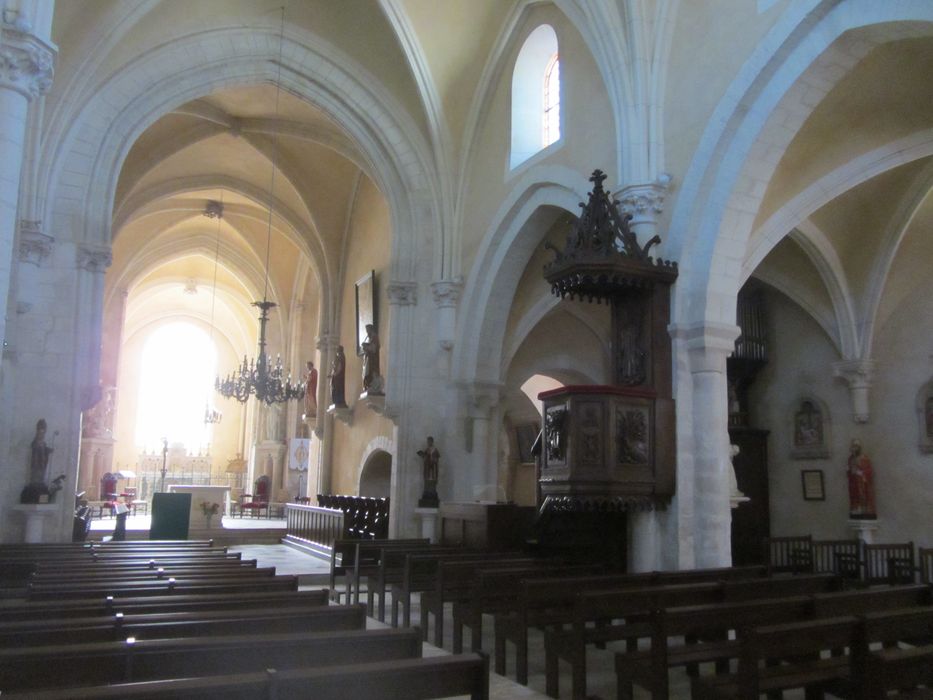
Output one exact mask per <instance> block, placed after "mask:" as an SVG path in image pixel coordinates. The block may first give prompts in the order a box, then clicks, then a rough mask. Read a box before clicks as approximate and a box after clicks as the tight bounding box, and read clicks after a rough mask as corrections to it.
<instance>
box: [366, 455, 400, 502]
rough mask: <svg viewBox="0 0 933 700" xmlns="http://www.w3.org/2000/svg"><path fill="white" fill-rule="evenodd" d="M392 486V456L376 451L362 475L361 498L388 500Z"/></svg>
mask: <svg viewBox="0 0 933 700" xmlns="http://www.w3.org/2000/svg"><path fill="white" fill-rule="evenodd" d="M391 484H392V455H390V454H389V453H388V452H385V451H384V450H376V451H375V452H373V453H372V454H371V455H369V457H368V458H367V460H366V463H365V464H364V465H363V471H362V473H361V474H360V491H359V494H360V496H365V497H367V498H388V497H389V490H390V488H391Z"/></svg>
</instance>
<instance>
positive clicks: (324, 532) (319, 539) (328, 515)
mask: <svg viewBox="0 0 933 700" xmlns="http://www.w3.org/2000/svg"><path fill="white" fill-rule="evenodd" d="M285 523H286V534H285V539H286V540H287V541H289V542H293V543H295V544H297V545H300V546H302V547H306V548H307V549H310V550H311V551H313V552H316V553H318V554H321V555H323V556H326V557H330V554H331V551H332V550H333V547H334V540H338V539H343V538H344V537H345V536H346V535H345V534H344V514H343V511H340V510H334V509H333V508H319V507H317V506H306V505H302V504H298V503H287V504H286V505H285Z"/></svg>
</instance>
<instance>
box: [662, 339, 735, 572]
mask: <svg viewBox="0 0 933 700" xmlns="http://www.w3.org/2000/svg"><path fill="white" fill-rule="evenodd" d="M675 333H677V334H679V335H681V339H682V340H683V341H684V342H685V346H686V349H687V354H688V361H689V366H690V375H691V378H692V384H693V386H692V397H693V398H692V406H690V407H689V408H690V410H691V411H692V419H693V431H692V435H691V436H689V437H688V436H684V437H688V439H689V438H692V449H691V451H692V453H693V461H694V465H693V466H694V475H695V480H694V514H695V517H694V522H695V528H694V538H695V539H694V542H695V552H696V566H697V567H699V568H708V567H717V566H730V565H731V563H732V543H731V528H732V514H731V509H730V504H729V492H730V471H729V468H730V465H731V461H730V456H731V448H730V445H729V411H728V405H727V381H726V358H727V357H728V356H729V355H730V354H731V353H732V351H733V350H734V349H735V339H736V338H738V337H739V333H740V330H739V327H738V326H732V325H724V324H706V325H698V326H691V327H687V328H680V329H677V330H676V331H675Z"/></svg>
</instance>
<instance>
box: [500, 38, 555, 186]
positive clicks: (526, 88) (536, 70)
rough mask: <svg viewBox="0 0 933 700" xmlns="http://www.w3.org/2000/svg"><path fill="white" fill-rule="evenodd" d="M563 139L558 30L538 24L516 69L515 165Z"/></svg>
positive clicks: (511, 162) (511, 160) (512, 159)
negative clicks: (561, 136) (561, 134)
mask: <svg viewBox="0 0 933 700" xmlns="http://www.w3.org/2000/svg"><path fill="white" fill-rule="evenodd" d="M559 139H560V62H559V60H558V52H557V34H555V33H554V29H553V28H552V27H551V26H550V25H547V24H542V25H541V26H540V27H537V28H536V29H535V30H534V31H533V32H531V34H529V35H528V38H527V39H526V40H525V43H524V44H523V45H522V48H521V50H520V51H519V52H518V57H517V58H516V59H515V69H514V71H513V72H512V147H511V151H510V154H509V167H510V168H514V167H516V166H517V165H520V164H521V163H524V162H525V161H526V160H528V159H529V158H531V156H533V155H534V154H535V153H537V152H538V151H540V150H541V149H543V148H545V147H547V146H550V145H551V144H552V143H554V142H556V141H558V140H559Z"/></svg>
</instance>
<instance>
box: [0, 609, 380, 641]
mask: <svg viewBox="0 0 933 700" xmlns="http://www.w3.org/2000/svg"><path fill="white" fill-rule="evenodd" d="M365 625H366V611H365V609H363V607H362V606H359V605H349V606H346V605H341V606H313V607H284V606H283V607H277V608H274V609H267V608H258V609H246V610H211V611H197V612H191V611H188V612H181V613H150V614H133V613H127V614H124V613H116V614H115V615H112V616H110V617H91V618H80V617H75V618H66V619H64V620H61V621H59V624H58V625H57V626H56V625H54V624H53V625H51V626H44V625H41V626H37V625H35V624H31V623H5V629H4V630H3V632H2V633H0V648H9V647H11V646H48V645H51V644H80V643H89V642H110V641H115V640H121V639H126V638H127V637H135V638H136V639H167V638H174V637H202V636H209V635H235V634H247V633H254V634H264V633H273V632H299V631H323V630H350V629H362V628H364V627H365Z"/></svg>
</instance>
